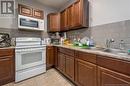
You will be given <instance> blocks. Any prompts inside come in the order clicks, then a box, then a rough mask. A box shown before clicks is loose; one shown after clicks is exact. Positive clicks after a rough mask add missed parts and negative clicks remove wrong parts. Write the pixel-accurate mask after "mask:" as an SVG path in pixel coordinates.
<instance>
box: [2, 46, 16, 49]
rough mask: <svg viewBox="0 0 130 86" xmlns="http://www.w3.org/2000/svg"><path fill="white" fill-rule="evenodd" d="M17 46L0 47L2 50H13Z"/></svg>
mask: <svg viewBox="0 0 130 86" xmlns="http://www.w3.org/2000/svg"><path fill="white" fill-rule="evenodd" d="M13 48H15V46H10V47H0V49H13Z"/></svg>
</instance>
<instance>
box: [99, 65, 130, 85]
mask: <svg viewBox="0 0 130 86" xmlns="http://www.w3.org/2000/svg"><path fill="white" fill-rule="evenodd" d="M98 86H130V76H127V75H124V74H121V73H118V72H115V71H112V70H109V69H106V68H103V67H98Z"/></svg>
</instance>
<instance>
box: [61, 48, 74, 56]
mask: <svg viewBox="0 0 130 86" xmlns="http://www.w3.org/2000/svg"><path fill="white" fill-rule="evenodd" d="M58 50H59V52H61V53H64V54H67V55H71V56H74V50H71V49H66V48H59V49H58Z"/></svg>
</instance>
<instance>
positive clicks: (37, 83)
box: [4, 69, 74, 86]
mask: <svg viewBox="0 0 130 86" xmlns="http://www.w3.org/2000/svg"><path fill="white" fill-rule="evenodd" d="M4 86H74V85H73V84H72V83H71V82H69V81H68V80H67V79H66V78H64V77H63V76H62V75H61V74H59V73H58V72H57V71H56V70H55V69H50V70H48V71H47V72H46V73H45V74H42V75H39V76H36V77H33V78H31V79H28V80H25V81H22V82H19V83H9V84H7V85H4Z"/></svg>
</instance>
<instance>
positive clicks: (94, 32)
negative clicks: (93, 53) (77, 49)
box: [62, 0, 130, 49]
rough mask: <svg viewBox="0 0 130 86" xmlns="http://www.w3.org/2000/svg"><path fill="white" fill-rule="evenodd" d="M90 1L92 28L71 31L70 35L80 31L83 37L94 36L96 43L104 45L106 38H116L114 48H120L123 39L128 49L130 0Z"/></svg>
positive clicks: (129, 47)
mask: <svg viewBox="0 0 130 86" xmlns="http://www.w3.org/2000/svg"><path fill="white" fill-rule="evenodd" d="M89 1H90V28H86V29H81V30H75V31H69V32H67V33H68V36H71V35H72V34H74V33H79V34H80V35H81V37H84V36H88V37H93V39H94V40H95V42H96V44H97V45H100V46H103V47H105V41H106V39H110V38H113V39H114V40H115V42H114V43H113V44H112V47H113V48H119V43H120V40H122V39H123V40H124V41H125V43H126V45H125V46H126V49H130V34H129V32H130V10H128V8H129V3H130V0H89ZM72 2H74V0H73V1H72ZM66 6H68V5H66ZM62 9H63V8H62Z"/></svg>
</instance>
